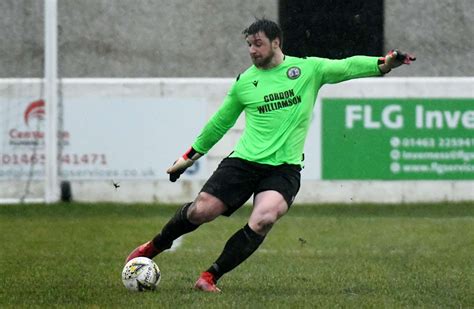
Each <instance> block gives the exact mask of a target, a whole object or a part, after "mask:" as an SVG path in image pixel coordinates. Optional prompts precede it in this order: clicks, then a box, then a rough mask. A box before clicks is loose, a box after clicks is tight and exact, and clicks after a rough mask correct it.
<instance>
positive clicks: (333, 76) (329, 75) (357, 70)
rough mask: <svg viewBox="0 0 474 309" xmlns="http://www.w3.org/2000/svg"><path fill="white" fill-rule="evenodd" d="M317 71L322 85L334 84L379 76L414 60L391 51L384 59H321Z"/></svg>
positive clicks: (368, 57) (404, 54) (363, 57)
mask: <svg viewBox="0 0 474 309" xmlns="http://www.w3.org/2000/svg"><path fill="white" fill-rule="evenodd" d="M317 59H319V60H320V65H319V66H318V69H319V70H320V71H321V74H322V83H323V84H335V83H339V82H342V81H346V80H350V79H355V78H361V77H371V76H380V75H382V74H386V73H388V72H390V71H391V70H392V69H394V68H396V67H398V66H400V65H402V64H410V63H411V61H414V60H416V58H415V57H414V56H412V55H409V54H406V53H402V52H400V51H398V50H391V51H390V52H388V53H387V55H385V57H380V58H379V57H370V56H352V57H349V58H345V59H341V60H330V59H321V58H317Z"/></svg>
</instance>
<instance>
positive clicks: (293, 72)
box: [286, 67, 301, 79]
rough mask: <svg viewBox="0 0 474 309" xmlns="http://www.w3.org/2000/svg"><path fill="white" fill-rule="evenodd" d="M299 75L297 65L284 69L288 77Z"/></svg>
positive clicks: (295, 77)
mask: <svg viewBox="0 0 474 309" xmlns="http://www.w3.org/2000/svg"><path fill="white" fill-rule="evenodd" d="M300 75H301V70H300V68H298V67H291V68H289V69H288V71H286V76H288V78H289V79H297V78H298V77H300Z"/></svg>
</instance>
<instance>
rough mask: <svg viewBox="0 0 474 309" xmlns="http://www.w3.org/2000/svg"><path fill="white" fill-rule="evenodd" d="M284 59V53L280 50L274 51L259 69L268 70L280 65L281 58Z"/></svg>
mask: <svg viewBox="0 0 474 309" xmlns="http://www.w3.org/2000/svg"><path fill="white" fill-rule="evenodd" d="M284 59H285V55H284V54H283V52H282V51H281V50H279V51H277V52H275V55H274V56H273V58H272V60H271V61H270V62H269V63H268V64H267V65H264V66H261V67H260V69H262V70H270V69H273V68H274V67H276V66H278V65H280V64H281V63H282V62H283V60H284Z"/></svg>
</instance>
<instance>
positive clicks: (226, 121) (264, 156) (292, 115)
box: [193, 56, 381, 165]
mask: <svg viewBox="0 0 474 309" xmlns="http://www.w3.org/2000/svg"><path fill="white" fill-rule="evenodd" d="M377 60H378V58H377V57H368V56H354V57H350V58H346V59H342V60H330V59H325V58H316V57H308V58H297V57H289V56H285V58H284V61H283V62H282V63H281V64H279V65H278V66H276V67H274V68H271V69H268V70H263V69H258V68H257V67H255V66H251V67H250V68H248V69H247V70H246V71H245V72H244V73H242V74H241V75H240V76H239V77H238V78H237V80H236V81H235V82H234V84H233V85H232V87H231V88H230V90H229V92H228V94H227V96H226V98H225V100H224V102H223V104H222V105H221V107H220V108H219V110H218V111H217V112H216V113H215V114H214V115H213V116H212V118H211V119H210V120H209V121H208V123H207V124H206V125H205V126H204V128H203V130H202V132H201V134H200V135H199V136H198V137H197V139H196V141H195V142H194V144H193V148H194V149H195V150H196V151H198V152H200V153H203V154H205V153H207V152H208V151H209V149H211V148H212V146H214V145H215V144H216V143H217V142H218V141H219V140H220V139H221V138H222V136H223V135H224V134H225V133H226V132H227V131H228V130H229V129H230V128H231V127H232V126H233V125H234V124H235V122H236V121H237V118H238V117H239V115H240V114H241V113H242V111H244V112H245V130H244V132H243V134H242V136H241V138H240V140H239V142H238V143H237V145H236V146H235V149H234V152H233V153H232V154H231V155H230V157H237V158H242V159H245V160H248V161H252V162H257V163H262V164H270V165H280V164H283V163H289V164H301V161H302V154H303V148H304V143H305V139H306V135H307V133H308V130H309V126H310V123H311V117H312V114H313V113H312V111H313V108H314V104H315V102H316V96H317V94H318V91H319V89H320V88H321V86H322V85H324V84H333V83H338V82H342V81H345V80H349V79H354V78H359V77H368V76H378V75H381V73H380V71H379V68H378V65H377Z"/></svg>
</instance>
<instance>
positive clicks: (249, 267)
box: [0, 203, 474, 308]
mask: <svg viewBox="0 0 474 309" xmlns="http://www.w3.org/2000/svg"><path fill="white" fill-rule="evenodd" d="M176 208H177V206H170V205H133V206H132V205H118V204H76V203H72V204H57V205H51V206H45V205H15V206H0V246H1V250H0V307H6V308H19V307H23V308H31V307H45V308H46V307H47V308H53V307H81V308H84V307H100V308H102V307H109V308H119V307H121V308H139V307H144V308H148V307H149V308H151V307H156V308H186V307H193V308H198V307H205V308H230V307H238V308H242V307H243V308H246V307H247V308H270V307H277V308H302V307H306V308H335V307H343V308H400V307H425V308H433V307H439V308H467V307H474V204H473V203H459V204H434V205H428V204H426V205H384V206H376V205H319V206H310V205H294V206H293V207H292V209H291V211H290V212H289V213H288V214H287V215H286V216H285V217H283V218H282V219H281V220H280V222H278V223H277V224H276V225H275V226H274V228H273V230H272V232H271V233H270V234H269V236H268V237H267V239H266V240H265V242H264V243H263V244H262V246H261V247H260V249H259V250H258V251H257V252H256V253H255V254H254V255H253V256H251V257H250V258H249V259H248V260H247V261H246V262H245V263H244V264H242V265H240V266H239V267H238V268H236V269H235V270H234V271H232V272H231V273H229V274H227V275H226V276H224V277H223V278H222V279H221V281H220V282H219V286H220V287H221V289H222V290H223V292H222V293H220V294H218V295H216V294H208V293H202V292H198V291H194V290H193V289H192V288H191V287H192V285H193V283H194V281H195V280H196V279H197V277H198V276H199V273H200V272H201V271H202V270H205V269H206V268H207V267H208V266H209V265H210V264H211V263H212V262H213V261H214V260H215V259H216V258H217V256H218V255H219V254H220V252H221V249H222V247H223V245H224V243H225V242H226V240H227V239H228V237H230V236H231V235H232V234H233V233H234V232H235V231H236V230H237V229H239V228H241V227H242V226H243V225H244V224H245V223H246V220H247V218H248V215H249V213H250V207H244V208H242V209H241V210H239V211H238V212H237V213H235V214H234V216H233V217H231V218H224V217H222V218H218V219H217V220H215V221H213V222H212V223H209V224H206V225H203V226H201V227H200V228H199V229H198V230H197V231H195V232H194V233H192V234H189V235H187V236H185V238H184V239H183V242H182V245H181V246H180V247H179V248H178V249H177V250H176V251H175V252H167V253H163V254H161V255H160V256H158V257H157V258H155V261H156V262H157V264H158V266H159V267H160V269H161V271H162V276H163V277H162V280H161V283H160V285H159V289H158V290H157V291H155V292H147V293H132V292H128V291H127V290H126V289H125V288H124V287H123V285H122V282H121V277H120V276H121V271H122V267H123V265H124V263H123V262H124V259H125V257H126V256H127V254H128V253H129V251H131V250H132V249H133V248H135V247H136V246H137V245H138V244H141V243H142V242H144V241H146V240H148V239H150V238H151V237H153V236H154V235H155V233H156V232H157V231H158V229H159V228H160V227H161V226H162V225H163V224H164V223H165V222H166V221H167V220H168V218H169V217H170V216H171V215H172V214H173V213H174V211H175V209H176Z"/></svg>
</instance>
